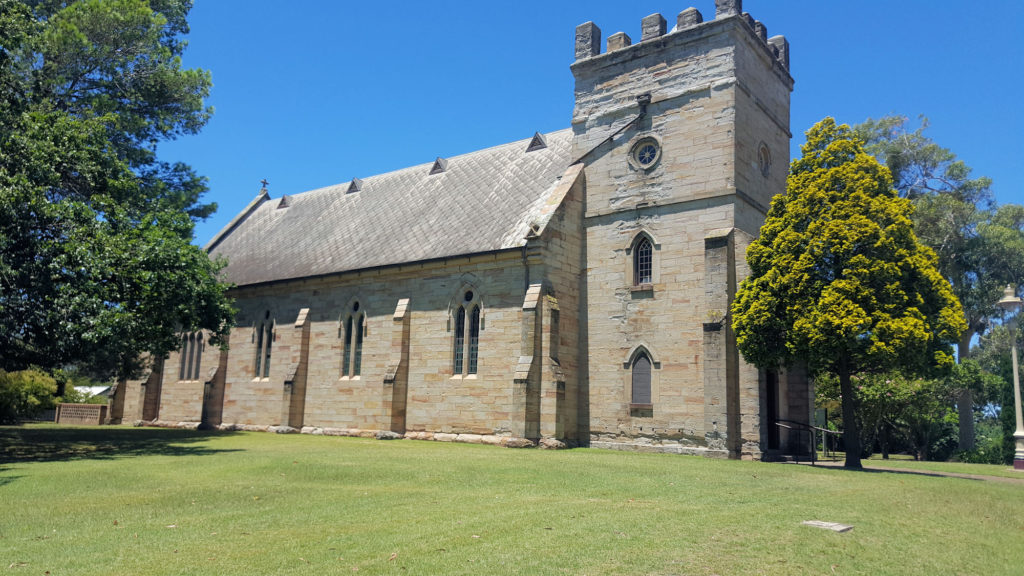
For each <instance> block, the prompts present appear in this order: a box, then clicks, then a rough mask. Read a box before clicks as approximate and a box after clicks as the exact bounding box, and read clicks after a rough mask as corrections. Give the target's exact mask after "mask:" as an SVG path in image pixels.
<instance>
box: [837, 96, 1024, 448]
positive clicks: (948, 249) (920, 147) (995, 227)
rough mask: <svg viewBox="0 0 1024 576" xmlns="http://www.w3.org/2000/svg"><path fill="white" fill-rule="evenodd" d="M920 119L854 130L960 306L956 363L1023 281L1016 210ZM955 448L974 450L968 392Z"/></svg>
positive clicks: (1023, 245) (1021, 229)
mask: <svg viewBox="0 0 1024 576" xmlns="http://www.w3.org/2000/svg"><path fill="white" fill-rule="evenodd" d="M927 128H928V119H927V118H924V117H922V118H921V120H920V124H919V125H918V126H917V127H916V128H913V127H912V126H911V125H910V121H909V119H908V118H906V117H905V116H886V117H883V118H881V119H878V120H873V119H868V120H867V121H866V122H864V123H862V124H859V125H857V126H855V127H854V130H855V132H856V133H857V135H858V136H859V137H860V138H861V139H863V140H864V141H865V149H866V150H867V151H868V152H869V153H871V154H873V155H875V156H876V157H877V158H878V159H879V160H880V161H882V162H884V163H885V165H886V166H887V167H888V168H889V170H890V171H891V172H892V174H893V178H894V181H895V186H896V189H897V191H898V192H899V194H900V196H902V197H904V198H907V199H909V200H910V201H911V202H912V203H913V205H914V214H913V221H914V228H915V231H916V233H917V235H918V238H919V239H920V240H921V241H922V242H923V243H925V244H926V245H928V246H930V247H931V248H932V249H933V250H935V252H936V254H937V255H938V258H939V262H938V265H939V271H940V272H941V273H942V275H943V276H944V277H945V278H946V279H947V280H949V282H950V283H951V284H952V286H953V292H954V294H956V296H957V298H958V299H959V300H960V303H961V305H962V306H963V308H964V315H965V319H966V321H967V330H965V331H964V333H963V334H962V335H961V338H960V341H959V342H957V358H958V359H963V358H966V357H967V356H968V353H969V351H970V343H971V340H972V339H973V338H974V337H975V336H976V335H978V334H981V333H983V332H984V331H985V330H986V328H987V327H988V326H989V319H990V318H992V317H993V316H995V315H998V313H999V312H998V310H997V309H996V306H995V303H996V301H998V300H999V297H1000V296H1001V295H1002V291H1003V288H1004V287H1005V286H1006V285H1007V284H1014V283H1017V282H1019V281H1020V279H1021V278H1024V206H1020V205H1016V204H1007V205H1003V206H997V205H996V202H995V198H994V196H993V194H992V190H991V185H992V181H991V179H989V178H985V177H978V178H974V177H972V175H971V172H972V171H971V168H970V167H968V166H967V165H966V164H965V163H964V162H963V161H962V160H960V159H958V158H957V156H956V154H954V153H953V152H952V151H950V150H949V149H948V148H944V147H942V146H940V145H938V144H937V143H935V142H934V141H933V140H932V139H931V138H929V137H928V136H927V135H926V134H925V133H924V132H925V130H926V129H927ZM957 404H958V408H959V422H960V446H959V447H960V449H961V450H968V449H970V448H972V447H973V445H974V400H973V394H972V392H971V390H970V389H966V388H965V389H962V390H960V392H959V394H958V395H957Z"/></svg>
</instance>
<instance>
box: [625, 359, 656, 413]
mask: <svg viewBox="0 0 1024 576" xmlns="http://www.w3.org/2000/svg"><path fill="white" fill-rule="evenodd" d="M631 380H632V383H633V390H632V399H631V400H630V402H631V403H632V404H641V405H646V404H650V403H651V358H650V357H649V356H648V355H647V353H646V352H641V353H640V354H637V356H636V358H635V359H634V360H633V366H632V378H631Z"/></svg>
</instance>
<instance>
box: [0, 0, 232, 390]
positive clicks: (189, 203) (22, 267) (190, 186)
mask: <svg viewBox="0 0 1024 576" xmlns="http://www.w3.org/2000/svg"><path fill="white" fill-rule="evenodd" d="M190 8H191V1H190V0H152V1H151V2H146V1H145V0H80V1H76V2H62V1H55V0H36V1H17V0H0V92H2V99H0V369H4V370H18V369H22V368H24V367H26V366H28V365H38V366H42V367H44V368H51V369H52V368H57V367H61V366H64V365H76V366H78V367H79V368H82V369H88V370H89V371H90V372H92V373H94V374H96V375H101V376H126V375H128V374H130V373H131V372H132V371H133V370H134V369H135V368H136V365H135V362H136V360H137V359H138V358H139V357H141V355H142V353H143V352H151V353H153V354H155V355H156V356H161V355H163V354H165V353H166V352H168V351H169V350H171V349H173V348H174V347H175V346H176V345H177V343H178V340H177V338H176V336H175V333H176V332H177V331H179V330H195V329H198V328H205V329H208V330H210V332H211V334H212V336H213V340H214V341H215V342H220V341H221V340H222V338H223V336H224V335H226V333H227V330H228V329H229V327H230V323H231V321H232V318H233V313H232V309H231V305H230V302H229V301H228V300H227V298H226V297H225V295H224V291H225V289H226V288H227V286H226V285H225V284H223V283H221V282H220V281H219V280H218V278H217V273H218V270H219V269H220V266H221V265H220V264H218V263H214V262H211V261H210V259H209V258H208V257H207V256H206V254H205V253H204V252H203V251H202V250H201V249H200V248H198V247H196V246H194V245H192V243H191V241H192V236H193V226H194V221H195V220H196V219H201V218H205V217H206V216H208V215H209V214H210V213H212V212H213V210H214V209H215V208H216V207H215V206H214V205H212V204H203V203H201V202H200V197H201V196H202V194H203V193H204V192H205V191H206V184H205V180H204V179H203V178H201V177H199V176H198V175H197V174H195V172H194V171H193V170H192V169H191V168H190V167H189V166H187V165H184V164H181V163H169V162H165V161H162V160H160V159H158V157H157V153H156V152H157V145H158V144H159V142H161V141H164V140H167V139H171V138H176V137H178V136H181V135H186V134H193V133H195V132H197V131H198V130H199V129H200V128H201V127H202V126H203V125H204V124H205V123H206V121H207V120H208V118H209V116H210V114H211V112H212V110H211V109H210V108H209V107H208V106H206V105H205V104H204V98H205V97H206V96H207V94H208V92H209V88H210V76H209V73H207V72H205V71H202V70H188V69H183V68H182V66H181V59H180V55H181V52H182V50H183V49H184V45H185V44H184V41H183V39H182V35H183V34H185V33H186V32H187V31H188V26H187V23H186V20H185V17H186V15H187V14H188V11H189V9H190Z"/></svg>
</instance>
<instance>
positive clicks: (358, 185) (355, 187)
mask: <svg viewBox="0 0 1024 576" xmlns="http://www.w3.org/2000/svg"><path fill="white" fill-rule="evenodd" d="M362 189H363V181H362V180H360V179H359V178H353V179H352V181H351V182H349V183H348V190H345V194H351V193H353V192H359V191H360V190H362Z"/></svg>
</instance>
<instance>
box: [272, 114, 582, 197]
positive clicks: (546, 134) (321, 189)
mask: <svg viewBox="0 0 1024 576" xmlns="http://www.w3.org/2000/svg"><path fill="white" fill-rule="evenodd" d="M571 131H572V127H568V128H560V129H558V130H553V131H551V132H535V133H534V135H532V136H528V137H526V138H521V139H519V140H513V141H511V142H505V143H503V144H495V145H494V146H488V147H487V148H480V149H477V150H471V151H469V152H464V153H462V154H457V155H455V156H443V157H442V156H438V157H437V158H444V159H445V160H446V161H447V163H448V164H451V162H452V161H453V160H457V159H459V158H464V157H466V156H473V155H475V154H483V153H484V152H489V151H491V150H495V149H497V148H504V147H506V146H514V145H516V144H519V143H521V142H531V141H533V139H534V138H535V137H536V134H541V135H542V136H544V137H545V138H548V137H550V136H552V135H555V134H558V133H560V132H571ZM436 163H437V159H434V160H431V161H429V162H423V163H422V164H413V165H412V166H406V167H404V168H396V169H394V170H388V171H387V172H381V173H379V174H371V175H369V176H367V177H365V178H362V179H361V183H366V182H367V181H369V180H371V179H375V178H380V177H382V176H389V175H392V174H397V173H399V172H405V171H407V170H416V169H418V168H423V169H424V170H430V168H431V167H433V166H434V165H435V164H436ZM349 182H351V180H349V181H347V182H338V183H335V184H328V185H327V186H321V187H319V188H311V189H309V190H303V191H302V192H296V193H294V194H289V196H291V197H292V198H294V197H295V196H298V195H300V194H310V193H312V192H327V191H330V190H332V189H335V188H341V187H344V186H345V185H346V184H348V183H349Z"/></svg>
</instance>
